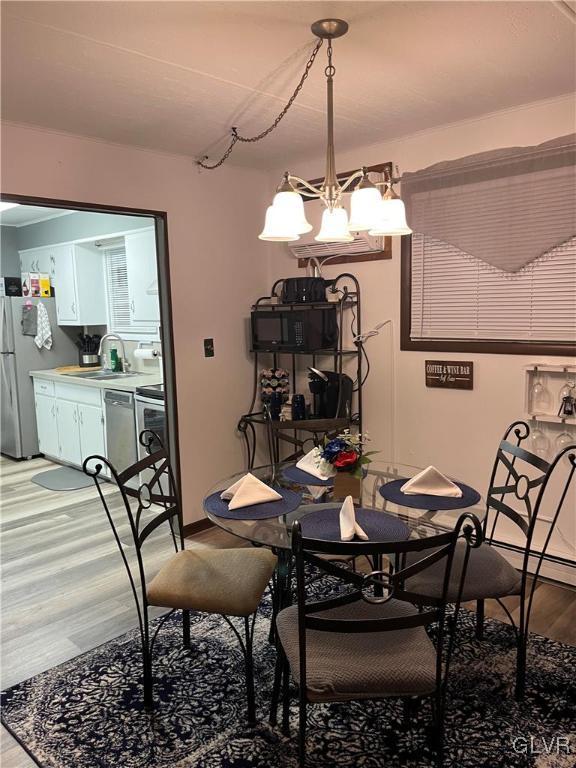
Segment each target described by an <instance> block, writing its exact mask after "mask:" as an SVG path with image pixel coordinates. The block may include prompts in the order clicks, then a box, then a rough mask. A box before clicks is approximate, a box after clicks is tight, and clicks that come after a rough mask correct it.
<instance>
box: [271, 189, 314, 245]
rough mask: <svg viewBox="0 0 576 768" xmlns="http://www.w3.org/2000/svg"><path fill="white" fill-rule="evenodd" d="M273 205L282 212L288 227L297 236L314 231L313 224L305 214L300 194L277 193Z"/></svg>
mask: <svg viewBox="0 0 576 768" xmlns="http://www.w3.org/2000/svg"><path fill="white" fill-rule="evenodd" d="M272 205H273V206H274V208H277V209H278V210H279V211H282V216H283V217H284V222H285V224H286V227H287V228H289V229H290V230H293V231H294V232H296V234H297V235H304V234H306V232H311V231H312V224H310V222H308V221H307V220H306V214H305V213H304V201H303V200H302V196H301V195H299V194H298V192H289V191H287V192H276V194H275V195H274V200H273V202H272Z"/></svg>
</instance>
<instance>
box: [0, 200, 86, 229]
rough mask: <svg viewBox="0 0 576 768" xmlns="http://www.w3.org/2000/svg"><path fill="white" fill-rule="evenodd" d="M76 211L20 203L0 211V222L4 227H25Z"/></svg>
mask: <svg viewBox="0 0 576 768" xmlns="http://www.w3.org/2000/svg"><path fill="white" fill-rule="evenodd" d="M69 213H75V211H63V210H62V208H42V207H40V206H38V205H18V206H17V207H16V208H10V209H8V210H7V211H0V224H1V225H2V226H3V227H25V226H26V225H28V224H35V223H37V222H39V221H47V220H48V219H55V218H56V217H57V216H67V215H68V214H69Z"/></svg>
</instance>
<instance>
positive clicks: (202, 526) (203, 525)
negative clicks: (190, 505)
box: [182, 517, 214, 539]
mask: <svg viewBox="0 0 576 768" xmlns="http://www.w3.org/2000/svg"><path fill="white" fill-rule="evenodd" d="M213 527H214V523H213V522H212V520H208V518H207V517H205V518H204V520H196V522H194V523H186V525H185V526H184V528H183V529H182V534H183V536H184V538H185V539H187V538H188V537H189V536H194V534H196V533H201V532H202V531H206V530H207V529H208V528H213Z"/></svg>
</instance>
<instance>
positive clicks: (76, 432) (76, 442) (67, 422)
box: [56, 400, 82, 465]
mask: <svg viewBox="0 0 576 768" xmlns="http://www.w3.org/2000/svg"><path fill="white" fill-rule="evenodd" d="M56 420H57V422H58V442H59V446H60V451H59V453H58V458H59V459H62V461H67V462H68V463H69V464H76V465H80V464H82V453H81V450H80V425H79V423H78V406H77V404H76V403H73V402H71V401H68V400H58V402H57V403H56Z"/></svg>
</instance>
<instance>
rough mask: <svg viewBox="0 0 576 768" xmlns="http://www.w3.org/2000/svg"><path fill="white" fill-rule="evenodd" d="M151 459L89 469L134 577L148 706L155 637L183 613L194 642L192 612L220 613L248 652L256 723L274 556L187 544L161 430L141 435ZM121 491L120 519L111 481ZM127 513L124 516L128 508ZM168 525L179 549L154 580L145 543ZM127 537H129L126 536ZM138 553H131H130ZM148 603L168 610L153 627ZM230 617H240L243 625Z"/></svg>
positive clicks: (102, 462)
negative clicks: (257, 677)
mask: <svg viewBox="0 0 576 768" xmlns="http://www.w3.org/2000/svg"><path fill="white" fill-rule="evenodd" d="M139 439H140V442H141V444H142V445H143V446H144V447H145V448H146V456H145V457H144V458H141V459H140V460H139V461H137V462H136V463H135V464H133V465H132V466H130V467H128V468H127V469H125V470H123V471H122V472H118V471H117V470H116V469H115V468H114V466H113V465H112V464H111V463H110V462H109V461H108V460H107V459H106V458H105V457H104V456H96V455H95V456H89V457H88V458H87V459H86V460H85V461H84V464H83V469H84V472H85V473H86V474H87V475H89V476H90V477H92V478H93V480H94V483H95V485H96V488H97V490H98V494H99V496H100V500H101V501H102V504H103V506H104V510H105V512H106V515H107V517H108V521H109V523H110V525H111V527H112V532H113V535H114V539H115V541H116V544H117V545H118V549H119V551H120V555H121V557H122V561H123V563H124V567H125V569H126V573H127V575H128V580H129V582H130V587H131V590H132V594H133V596H134V601H135V603H136V612H137V617H138V627H139V629H140V639H141V644H142V664H143V687H144V706H145V707H146V709H152V708H153V676H152V657H153V650H154V642H155V640H156V637H157V635H158V632H159V631H160V629H161V627H162V626H163V625H164V623H165V622H166V620H167V619H168V618H169V617H170V616H171V615H172V614H173V613H174V612H175V611H177V610H180V611H181V612H182V628H183V643H184V646H185V647H188V648H189V647H190V646H191V638H190V612H191V611H200V612H206V613H216V614H220V615H221V616H222V618H223V619H224V620H225V621H226V622H227V623H228V625H229V626H230V627H231V629H232V631H233V632H234V634H235V636H236V638H237V640H238V643H239V645H240V648H241V650H242V653H243V656H244V663H245V674H246V691H247V700H248V721H249V723H251V724H253V723H254V722H255V695H254V671H253V661H252V644H253V636H254V622H255V618H256V611H257V609H258V605H259V603H260V600H261V598H262V594H263V592H264V590H265V589H266V586H267V585H268V582H269V581H270V578H271V576H272V573H273V571H274V568H275V565H276V557H275V556H274V555H273V554H272V553H271V552H270V551H268V550H266V549H249V548H239V549H185V547H184V537H183V523H182V506H181V504H180V499H179V494H178V490H177V487H176V483H175V481H174V475H173V472H172V468H171V466H170V462H169V459H168V454H167V451H166V449H165V448H164V446H163V444H162V442H161V440H160V438H159V437H158V435H157V434H156V433H154V432H152V431H150V430H144V431H143V432H142V433H141V434H140V438H139ZM106 471H107V472H108V474H109V475H110V479H111V480H112V481H113V482H114V483H115V484H116V485H117V487H118V490H119V491H120V498H121V502H122V504H121V507H123V510H122V520H120V519H115V518H118V514H117V513H116V511H113V509H112V508H111V503H110V502H111V497H110V495H109V494H105V493H104V484H105V483H107V481H108V478H107V477H106V476H105V473H106ZM124 512H125V515H126V517H125V518H124V515H123V513H124ZM126 520H127V522H128V526H129V534H130V536H131V545H130V547H128V548H127V547H126V546H125V542H126V535H125V532H124V530H123V529H122V525H123V523H125V521H126ZM164 524H165V525H167V533H168V532H169V535H170V538H171V540H172V545H173V547H174V554H173V555H172V556H171V557H170V558H169V559H168V561H167V562H166V563H164V564H163V565H162V567H161V568H160V570H159V571H158V573H157V574H156V575H155V576H154V578H152V579H151V580H150V581H148V578H147V573H146V568H145V562H144V557H143V549H144V548H145V547H144V545H145V543H146V542H147V540H148V539H149V537H150V535H151V534H152V533H154V532H155V531H156V530H157V529H158V528H159V527H160V526H161V525H164ZM123 537H124V540H123ZM130 550H132V551H130ZM150 606H159V607H162V608H168V609H170V610H169V611H168V613H166V614H164V615H163V616H162V617H161V618H160V620H159V622H158V625H157V627H156V629H155V630H154V631H153V632H152V628H151V627H150V619H149V608H150ZM231 617H238V618H240V619H242V622H241V623H242V625H243V631H242V628H241V629H240V630H239V629H238V628H237V627H236V626H235V624H234V622H233V621H232V619H231Z"/></svg>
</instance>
